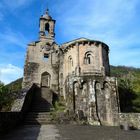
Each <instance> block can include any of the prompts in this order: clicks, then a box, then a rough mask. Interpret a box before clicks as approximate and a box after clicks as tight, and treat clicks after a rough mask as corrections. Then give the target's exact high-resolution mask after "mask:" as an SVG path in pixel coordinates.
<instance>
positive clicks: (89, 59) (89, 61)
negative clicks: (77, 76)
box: [84, 51, 93, 64]
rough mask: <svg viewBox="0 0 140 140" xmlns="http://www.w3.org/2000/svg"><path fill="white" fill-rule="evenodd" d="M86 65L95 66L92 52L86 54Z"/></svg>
mask: <svg viewBox="0 0 140 140" xmlns="http://www.w3.org/2000/svg"><path fill="white" fill-rule="evenodd" d="M84 64H93V54H92V52H91V51H90V52H86V53H85V57H84Z"/></svg>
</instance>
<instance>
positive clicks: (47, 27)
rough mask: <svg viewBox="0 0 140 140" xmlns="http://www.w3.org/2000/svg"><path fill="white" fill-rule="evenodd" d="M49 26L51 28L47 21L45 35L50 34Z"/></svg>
mask: <svg viewBox="0 0 140 140" xmlns="http://www.w3.org/2000/svg"><path fill="white" fill-rule="evenodd" d="M49 28H50V25H49V23H46V24H45V35H48V34H49Z"/></svg>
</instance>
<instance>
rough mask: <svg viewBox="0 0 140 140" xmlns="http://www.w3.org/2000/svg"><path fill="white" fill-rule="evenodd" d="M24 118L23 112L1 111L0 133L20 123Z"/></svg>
mask: <svg viewBox="0 0 140 140" xmlns="http://www.w3.org/2000/svg"><path fill="white" fill-rule="evenodd" d="M22 119H23V115H22V113H21V112H0V135H1V134H3V133H7V131H9V130H11V129H12V128H14V127H15V126H17V125H18V124H20V122H21V121H22Z"/></svg>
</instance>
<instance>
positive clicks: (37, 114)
mask: <svg viewBox="0 0 140 140" xmlns="http://www.w3.org/2000/svg"><path fill="white" fill-rule="evenodd" d="M49 116H50V113H49V112H47V113H46V112H45V113H42V112H41V113H37V112H34V113H28V114H27V115H26V118H27V117H34V118H35V117H36V118H39V117H40V118H44V117H49Z"/></svg>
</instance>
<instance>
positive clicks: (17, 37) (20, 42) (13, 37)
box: [0, 28, 28, 48]
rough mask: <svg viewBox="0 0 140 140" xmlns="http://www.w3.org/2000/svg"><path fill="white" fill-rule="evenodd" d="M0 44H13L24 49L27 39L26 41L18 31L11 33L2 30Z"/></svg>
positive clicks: (8, 30) (10, 31)
mask: <svg viewBox="0 0 140 140" xmlns="http://www.w3.org/2000/svg"><path fill="white" fill-rule="evenodd" d="M0 42H1V44H14V45H17V46H20V47H22V48H25V47H26V45H27V42H28V39H26V38H25V36H24V35H23V34H22V33H20V32H18V31H12V30H11V29H10V28H7V29H5V30H4V32H1V33H0Z"/></svg>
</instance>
